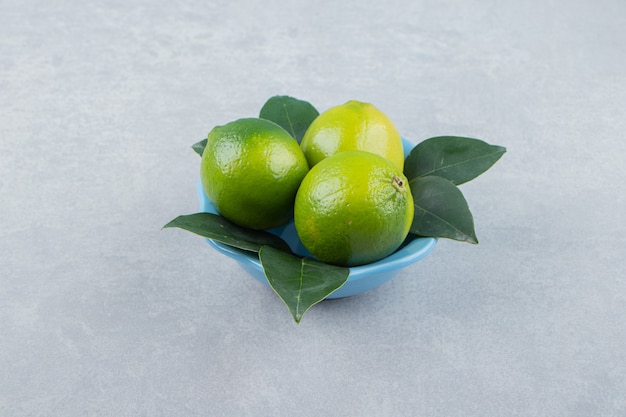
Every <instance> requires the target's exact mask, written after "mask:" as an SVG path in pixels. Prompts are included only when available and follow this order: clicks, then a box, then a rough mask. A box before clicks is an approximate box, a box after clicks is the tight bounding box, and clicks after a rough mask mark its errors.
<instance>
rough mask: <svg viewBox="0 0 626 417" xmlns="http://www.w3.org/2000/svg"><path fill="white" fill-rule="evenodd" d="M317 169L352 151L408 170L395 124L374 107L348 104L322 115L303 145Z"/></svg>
mask: <svg viewBox="0 0 626 417" xmlns="http://www.w3.org/2000/svg"><path fill="white" fill-rule="evenodd" d="M300 146H301V147H302V150H303V151H304V155H305V156H306V158H307V161H308V162H309V166H311V167H313V166H314V165H315V164H317V163H318V162H320V161H321V160H322V159H324V158H326V157H328V156H331V155H334V154H336V153H339V152H344V151H350V150H362V151H369V152H372V153H375V154H378V155H381V156H383V157H385V158H387V159H389V160H390V161H391V162H393V163H395V164H396V165H397V166H398V167H399V168H400V169H403V167H404V151H403V148H402V139H401V138H400V134H399V133H398V129H396V127H395V125H394V124H393V122H392V121H391V120H390V119H389V117H387V115H385V114H384V113H383V112H382V111H380V110H379V109H378V108H376V107H375V106H374V105H372V104H370V103H364V102H361V101H356V100H352V101H348V102H347V103H345V104H342V105H340V106H335V107H332V108H330V109H328V110H326V111H325V112H323V113H322V114H320V115H319V116H318V117H317V118H316V119H315V120H314V121H313V122H312V123H311V125H310V126H309V127H308V129H307V131H306V132H305V134H304V137H303V138H302V142H301V143H300Z"/></svg>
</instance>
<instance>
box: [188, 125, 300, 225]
mask: <svg viewBox="0 0 626 417" xmlns="http://www.w3.org/2000/svg"><path fill="white" fill-rule="evenodd" d="M308 170H309V167H308V164H307V161H306V158H305V157H304V154H303V153H302V150H301V149H300V147H299V145H298V142H296V141H295V140H294V139H293V138H292V137H291V136H290V135H289V133H287V131H285V130H284V129H283V128H282V127H280V126H278V125H277V124H276V123H274V122H270V121H268V120H263V119H258V118H246V119H239V120H235V121H233V122H230V123H228V124H225V125H223V126H217V127H215V128H214V129H213V130H211V132H210V133H209V136H208V140H207V145H206V148H205V149H204V152H203V154H202V162H201V165H200V177H201V179H202V185H203V188H204V191H205V193H206V195H207V197H208V198H209V201H211V203H212V204H213V205H214V206H215V208H216V209H217V211H218V212H219V213H220V214H221V215H222V216H224V217H226V218H227V219H229V220H231V221H232V222H234V223H236V224H239V225H240V226H244V227H249V228H252V229H268V228H272V227H277V226H280V225H283V224H285V223H287V222H288V221H289V220H290V219H291V218H292V216H293V205H294V199H295V196H296V192H297V191H298V187H299V186H300V182H301V181H302V179H303V178H304V176H305V175H306V173H307V172H308Z"/></svg>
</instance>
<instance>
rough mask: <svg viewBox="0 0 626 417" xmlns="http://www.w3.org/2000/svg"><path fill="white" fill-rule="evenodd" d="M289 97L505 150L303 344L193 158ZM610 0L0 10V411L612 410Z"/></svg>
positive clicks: (619, 199)
mask: <svg viewBox="0 0 626 417" xmlns="http://www.w3.org/2000/svg"><path fill="white" fill-rule="evenodd" d="M275 94H289V95H292V96H295V97H299V98H301V99H305V100H308V101H310V102H311V103H313V104H314V105H315V106H316V107H317V108H318V109H320V110H324V109H327V108H329V107H331V106H334V105H337V104H341V103H343V102H345V101H347V100H350V99H359V100H362V101H369V102H372V103H374V104H375V105H376V106H378V107H379V108H380V109H382V110H383V111H384V112H386V113H387V114H388V115H389V116H390V117H391V118H392V119H393V120H394V121H395V122H396V124H397V126H398V128H399V130H400V131H401V132H402V134H403V135H404V136H406V137H407V138H409V139H410V140H412V141H413V142H414V143H417V142H419V141H421V140H423V139H426V138H428V137H431V136H437V135H446V134H450V135H465V136H471V137H478V138H482V139H484V140H486V141H488V142H490V143H494V144H498V145H502V146H506V147H507V149H508V153H507V154H506V155H505V156H504V157H503V159H502V160H500V161H499V162H498V163H497V164H496V165H495V166H494V167H493V168H492V169H491V170H490V171H489V172H487V173H486V174H484V175H483V176H481V177H479V178H477V179H476V180H474V181H473V182H471V183H468V184H466V185H463V186H462V190H463V192H464V194H465V196H466V197H467V199H468V201H469V203H470V207H471V209H472V212H473V213H474V218H475V222H476V229H477V233H478V237H479V240H480V244H479V245H477V246H476V245H469V244H464V243H457V242H452V241H443V240H442V241H440V242H439V244H438V246H437V247H436V248H435V251H434V252H433V253H432V254H431V255H430V256H429V257H427V258H426V259H425V260H423V261H421V262H419V263H418V264H415V265H413V266H411V267H409V268H407V269H405V270H404V271H403V272H402V273H401V274H400V275H399V276H397V277H396V278H395V279H394V280H392V281H390V282H389V283H387V284H385V285H384V286H382V287H380V288H379V289H377V290H375V291H371V292H369V293H366V294H363V295H361V296H355V297H352V298H348V299H343V300H336V301H329V302H324V303H322V304H320V305H318V306H316V307H314V308H313V309H312V310H310V311H309V312H308V313H307V315H305V317H304V319H303V321H302V322H301V324H300V325H296V324H295V323H294V322H293V321H292V319H291V317H290V315H289V314H288V312H287V310H286V308H285V307H284V305H283V304H282V302H281V301H280V300H279V299H278V298H277V297H276V296H275V295H274V293H273V292H271V290H269V289H267V288H265V287H263V286H262V285H261V284H259V283H258V282H256V281H254V280H253V279H251V278H249V277H248V276H246V275H245V274H244V273H243V272H241V270H240V269H239V268H238V266H237V265H236V264H235V263H234V262H233V261H231V260H230V259H229V258H226V257H224V256H222V255H220V254H218V253H217V252H215V251H214V250H212V249H211V248H210V247H209V246H208V245H207V244H206V243H205V242H204V241H203V240H202V239H201V238H199V237H197V236H195V235H192V234H190V233H186V232H183V231H180V230H164V231H162V230H161V226H163V225H164V224H165V223H166V222H167V221H169V220H171V219H172V218H173V217H175V216H177V215H179V214H184V213H192V212H195V211H196V210H197V200H196V195H195V187H196V181H197V177H198V169H199V158H198V156H197V155H195V154H194V153H193V152H192V151H191V149H190V145H191V144H192V143H194V142H196V141H197V140H200V139H202V138H203V137H205V136H206V134H207V133H208V131H209V130H210V129H211V128H212V127H213V126H215V125H218V124H223V123H226V122H229V121H231V120H234V119H236V118H240V117H245V116H255V115H257V114H258V111H259V109H260V107H261V106H262V105H263V103H264V102H265V100H266V99H267V98H269V97H270V96H272V95H275ZM625 109H626V2H624V1H623V0H594V1H592V0H577V1H565V0H563V1H560V0H552V1H544V0H537V1H502V2H496V1H478V0H469V1H452V0H448V1H427V0H411V1H393V0H391V1H387V2H384V3H383V2H378V3H376V2H371V1H369V2H368V1H357V0H351V1H342V2H341V1H335V0H319V1H315V2H279V1H273V0H271V1H263V2H260V1H259V2H251V1H248V2H236V1H176V2H170V1H127V0H123V1H121V0H120V1H113V0H111V1H99V2H82V1H74V2H72V1H69V0H51V1H45V2H44V1H39V2H38V1H32V0H19V1H18V0H5V1H1V2H0V415H2V416H226V415H228V416H230V415H232V416H277V415H281V416H282V415H284V416H293V415H304V416H329V415H337V416H418V415H419V416H446V417H449V416H482V417H484V416H534V417H539V416H550V417H555V416H624V415H626V399H625V394H624V392H625V391H626V328H625V324H624V317H626V279H625V278H624V271H623V269H624V257H625V255H626V249H625V247H626V215H625V212H626V200H625V197H624V196H625V194H626V187H625V185H624V184H625V180H624V177H625V176H626V168H625V167H624V165H625V162H626V158H625V156H626V138H625V137H624V132H625V131H626V118H625Z"/></svg>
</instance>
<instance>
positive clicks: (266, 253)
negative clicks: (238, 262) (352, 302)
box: [259, 246, 350, 323]
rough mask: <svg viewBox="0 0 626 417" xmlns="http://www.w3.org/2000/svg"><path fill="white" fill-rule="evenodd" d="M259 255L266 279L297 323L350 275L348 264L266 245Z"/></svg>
mask: <svg viewBox="0 0 626 417" xmlns="http://www.w3.org/2000/svg"><path fill="white" fill-rule="evenodd" d="M259 259H260V260H261V265H262V266H263V271H264V272H265V276H266V277H267V281H268V282H269V284H270V286H271V287H272V289H273V290H274V292H276V294H277V295H278V296H279V297H280V298H281V299H282V300H283V302H284V303H285V304H286V305H287V308H289V311H290V312H291V315H292V316H293V319H294V320H295V321H296V323H300V320H301V319H302V316H303V315H304V313H306V312H307V311H308V310H309V309H310V308H311V307H312V306H313V305H315V304H317V303H319V302H320V301H322V300H323V299H325V298H326V297H328V296H329V295H330V294H331V293H333V292H334V291H336V290H337V289H338V288H339V287H341V286H342V285H343V284H344V283H345V282H346V281H347V280H348V276H349V275H350V269H348V268H343V267H339V266H333V265H328V264H325V263H322V262H318V261H315V260H313V259H309V258H300V257H297V256H294V255H290V254H288V253H285V252H282V251H280V250H276V249H274V248H272V247H269V246H263V247H262V248H261V250H260V251H259Z"/></svg>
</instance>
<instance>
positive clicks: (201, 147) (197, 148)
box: [191, 139, 208, 156]
mask: <svg viewBox="0 0 626 417" xmlns="http://www.w3.org/2000/svg"><path fill="white" fill-rule="evenodd" d="M207 142H208V139H202V140H201V141H200V142H196V143H194V144H193V145H191V149H193V150H194V151H196V153H197V154H198V155H200V156H202V153H203V152H204V148H205V147H206V143H207Z"/></svg>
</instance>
